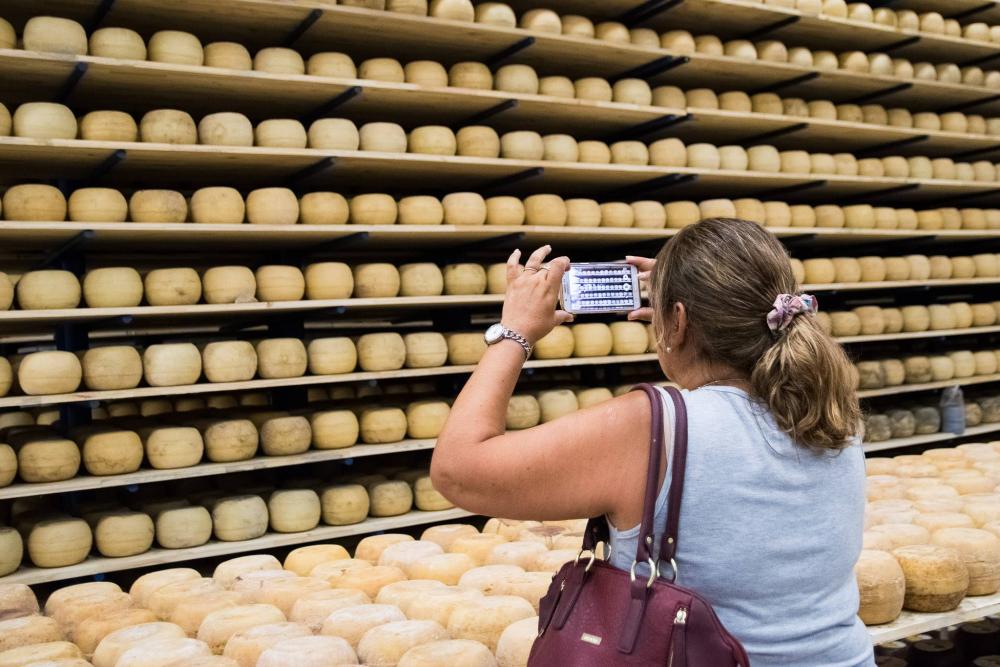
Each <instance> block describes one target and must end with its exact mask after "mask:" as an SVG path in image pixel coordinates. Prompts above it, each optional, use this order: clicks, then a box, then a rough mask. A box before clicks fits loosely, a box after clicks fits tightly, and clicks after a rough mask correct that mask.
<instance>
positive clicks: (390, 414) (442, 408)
mask: <svg viewBox="0 0 1000 667" xmlns="http://www.w3.org/2000/svg"><path fill="white" fill-rule="evenodd" d="M612 397H613V393H612V391H611V390H610V389H608V388H605V387H588V388H575V389H569V388H562V389H544V390H540V391H537V392H535V393H518V394H515V395H514V396H513V397H511V399H510V402H509V404H508V408H507V415H506V426H507V428H509V429H524V428H530V427H532V426H536V425H538V424H540V423H545V422H550V421H553V420H555V419H558V418H559V417H562V416H563V415H566V414H569V413H571V412H575V411H576V410H579V409H583V408H587V407H590V406H592V405H596V404H598V403H601V402H603V401H606V400H608V399H610V398H612ZM400 398H402V399H404V400H405V398H406V397H400ZM163 402H164V401H160V400H148V401H143V402H142V405H141V407H140V409H141V410H142V411H143V417H144V418H143V419H137V418H136V417H138V414H136V415H129V414H127V413H126V414H121V413H117V414H118V416H117V417H111V418H107V417H106V418H105V419H97V420H96V421H95V423H94V424H93V425H91V426H85V427H79V428H77V429H75V430H73V431H72V432H71V433H70V434H69V437H64V436H62V435H60V434H58V433H57V432H56V431H54V430H52V429H51V428H49V427H50V426H51V425H52V424H38V423H36V422H35V421H34V420H33V418H32V416H31V415H30V414H29V413H26V412H18V413H7V414H4V415H2V416H0V417H3V418H4V419H3V420H2V423H3V426H2V428H0V442H2V443H8V444H0V487H4V486H8V485H9V484H11V483H13V482H14V481H15V479H20V481H22V482H26V483H44V482H59V481H63V480H67V479H71V478H73V477H75V476H76V475H77V474H78V473H80V472H81V470H80V469H81V466H82V468H83V470H84V471H86V473H87V474H88V475H94V476H107V475H123V474H127V473H132V472H136V471H137V470H139V469H140V468H141V467H142V466H143V464H145V465H146V466H147V467H148V468H151V469H153V470H171V469H177V468H187V467H190V466H195V465H198V464H199V463H202V462H205V463H233V462H236V461H247V460H250V459H252V458H254V457H256V456H260V455H263V456H291V455H294V454H302V453H304V452H307V451H309V450H310V449H313V450H330V449H344V448H347V447H353V446H354V445H356V444H359V443H362V444H368V445H372V444H390V443H395V442H400V441H402V440H404V439H405V438H412V439H418V440H425V439H433V438H436V437H437V436H438V435H439V434H440V432H441V430H442V428H444V424H445V421H446V420H447V419H448V415H449V412H450V405H449V403H448V401H446V400H445V399H439V398H428V399H422V400H416V401H411V402H409V403H405V402H404V403H400V404H391V403H387V404H379V403H377V402H376V403H371V402H367V403H365V404H364V405H347V406H345V405H343V404H339V405H317V404H310V405H309V406H308V407H306V408H302V409H299V410H295V411H294V412H290V411H286V410H260V409H252V408H244V409H218V408H216V409H202V410H198V411H193V410H189V411H185V412H181V413H177V414H170V413H166V412H160V410H162V409H163V407H164V406H162V405H160V404H161V403H163ZM200 402H201V404H202V405H204V403H205V402H204V400H201V401H200ZM167 403H168V406H169V402H167ZM133 405H134V404H133ZM108 409H109V410H113V407H112V406H109V408H108ZM147 409H148V412H147ZM46 414H48V413H46ZM53 416H54V417H55V418H58V413H55V414H53ZM54 423H55V422H53V424H54Z"/></svg>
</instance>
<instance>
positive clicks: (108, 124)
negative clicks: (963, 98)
mask: <svg viewBox="0 0 1000 667" xmlns="http://www.w3.org/2000/svg"><path fill="white" fill-rule="evenodd" d="M2 113H6V110H5V109H4V110H0V115H2ZM3 125H4V120H3V119H2V118H0V132H2V131H3ZM79 125H80V127H81V128H83V129H82V130H81V129H78V124H77V120H76V117H75V116H74V115H73V112H72V111H71V110H70V109H69V107H66V106H64V105H61V104H56V103H52V102H29V103H25V104H22V105H20V106H19V107H17V110H16V111H15V112H14V116H13V121H12V127H13V132H14V134H15V136H18V137H25V138H33V139H75V138H77V136H78V135H79V136H81V137H82V138H84V139H95V140H101V141H126V142H131V141H135V140H136V139H141V140H142V141H144V142H151V143H168V144H194V143H199V142H200V143H202V144H206V145H215V146H237V147H250V146H254V145H256V146H264V147H272V148H294V149H303V148H306V147H308V148H313V149H323V150H343V151H358V150H360V151H375V152H380V153H407V152H408V153H414V154H424V155H441V156H462V157H477V158H504V159H513V160H529V161H555V162H581V163H588V164H618V165H631V166H657V167H691V168H696V169H708V170H719V169H721V170H726V171H751V172H757V173H783V174H800V175H803V174H822V175H838V176H863V177H877V178H881V177H887V178H919V179H942V180H958V181H963V182H993V181H995V180H997V167H996V165H995V164H994V163H993V162H990V161H989V160H979V161H976V162H971V163H970V162H956V161H955V160H953V159H951V158H946V157H939V158H930V157H925V156H916V157H904V156H898V155H897V156H890V157H883V158H877V157H871V158H860V159H858V158H856V157H855V156H854V155H852V154H850V153H836V154H831V153H809V152H807V151H803V150H786V151H779V150H778V149H777V148H775V147H774V146H769V145H759V146H750V147H747V148H744V147H743V146H740V145H725V146H716V145H714V144H710V143H692V144H690V145H685V143H684V142H683V141H681V140H680V139H677V138H673V137H672V138H667V139H660V140H657V141H654V142H652V143H650V144H648V145H647V144H645V143H643V142H641V141H635V140H626V141H617V142H614V143H612V144H611V145H608V144H607V143H605V142H602V141H597V140H587V141H577V140H576V139H575V138H573V137H572V136H570V135H568V134H549V135H545V136H543V135H542V134H540V133H538V132H534V131H530V130H515V131H511V132H505V133H504V134H502V135H500V134H499V133H498V132H497V131H496V130H494V129H493V128H491V127H487V126H484V125H473V126H467V127H464V128H462V129H460V130H458V132H455V131H453V130H452V129H451V128H449V127H446V126H443V125H426V126H422V127H417V128H414V129H413V130H411V131H410V132H407V131H406V130H405V129H404V128H403V127H402V126H401V125H399V124H396V123H389V122H369V123H365V124H363V125H362V126H361V127H360V128H359V127H358V126H357V125H356V124H355V123H354V121H352V120H349V119H346V118H322V119H320V120H317V121H314V122H313V123H312V125H310V127H309V130H308V132H307V131H306V129H305V127H304V126H303V125H302V123H300V122H299V121H297V120H294V119H271V120H266V121H263V122H261V123H259V124H258V125H257V127H256V128H255V127H254V126H253V124H252V123H251V121H250V119H249V118H247V117H246V116H244V115H243V114H241V113H234V112H220V113H214V114H209V115H208V116H205V117H204V118H202V119H201V121H200V122H199V123H198V124H197V125H195V122H194V119H193V118H192V117H191V116H190V114H188V113H187V112H185V111H179V110H176V109H157V110H155V111H150V112H148V113H146V114H145V115H144V116H143V117H142V120H141V122H140V123H139V125H136V122H135V120H134V119H133V118H132V117H131V116H129V115H128V114H125V113H123V112H118V111H93V112H91V113H89V114H87V115H86V116H84V117H83V119H82V120H81V121H80V124H79Z"/></svg>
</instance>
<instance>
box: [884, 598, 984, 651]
mask: <svg viewBox="0 0 1000 667" xmlns="http://www.w3.org/2000/svg"><path fill="white" fill-rule="evenodd" d="M997 612H1000V593H997V594H995V595H984V596H981V597H967V598H965V599H964V600H962V602H961V604H959V605H958V608H957V609H955V610H953V611H946V612H943V613H938V614H921V613H917V612H912V611H904V612H903V613H902V614H901V615H900V616H899V618H897V619H896V620H895V621H893V622H892V623H887V624H885V625H873V626H870V627H869V628H868V634H869V635H871V638H872V643H873V644H883V643H885V642H890V641H894V640H897V639H904V638H906V637H912V636H913V635H918V634H921V633H923V632H927V631H929V630H937V629H938V628H944V627H947V626H949V625H956V624H958V623H963V622H965V621H972V620H975V619H977V618H982V617H983V616H988V615H990V614H995V613H997Z"/></svg>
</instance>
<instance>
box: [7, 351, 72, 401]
mask: <svg viewBox="0 0 1000 667" xmlns="http://www.w3.org/2000/svg"><path fill="white" fill-rule="evenodd" d="M82 379H83V368H82V367H81V365H80V360H79V359H78V358H77V356H76V355H75V354H73V353H72V352H59V351H54V350H53V351H49V352H32V353H30V354H26V355H25V356H24V357H23V358H22V359H21V363H20V364H19V365H18V368H17V383H18V386H19V387H20V388H21V391H22V392H23V393H25V394H27V395H28V396H40V395H46V394H68V393H71V392H74V391H76V390H77V388H78V387H79V386H80V381H81V380H82Z"/></svg>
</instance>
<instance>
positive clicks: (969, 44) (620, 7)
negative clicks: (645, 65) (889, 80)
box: [508, 0, 1000, 63]
mask: <svg viewBox="0 0 1000 667" xmlns="http://www.w3.org/2000/svg"><path fill="white" fill-rule="evenodd" d="M508 4H510V5H512V6H513V7H514V8H515V9H516V10H517V11H518V13H519V14H520V13H521V12H523V11H525V10H527V9H532V8H536V7H550V6H551V4H546V3H544V2H540V1H539V0H513V1H512V2H510V3H508ZM886 4H888V3H886ZM911 4H914V3H908V2H903V1H899V0H897V1H896V2H893V3H891V4H890V5H889V6H890V7H891V8H893V9H912V8H913V7H908V5H911ZM916 4H917V5H923V6H922V7H920V11H937V12H942V13H943V14H944V15H945V16H946V17H947V16H950V15H951V14H958V13H962V12H963V11H964V10H969V9H973V8H980V7H983V6H984V4H985V5H989V4H990V2H984V0H956V1H954V2H952V1H951V0H943V1H942V2H935V0H923V1H921V0H918V1H917V2H916ZM644 5H646V6H648V3H643V2H641V0H607V1H604V2H594V1H593V0H564V1H563V2H560V3H559V7H558V11H559V12H560V13H561V14H564V15H565V14H582V15H585V16H588V17H590V18H593V19H604V20H614V19H616V18H622V17H624V16H627V15H629V13H630V12H635V13H636V14H639V12H640V11H641V8H642V7H643V6H644ZM960 6H962V7H963V10H960V9H958V7H960ZM650 9H651V11H652V8H650ZM992 11H994V12H996V13H995V14H991V13H987V11H985V10H984V11H982V12H981V13H980V14H976V15H971V16H970V17H969V18H968V19H967V20H968V21H986V22H988V23H989V22H991V18H992V19H993V20H992V22H993V23H1000V11H996V10H995V9H993V10H992ZM706 26H709V27H706ZM637 27H644V28H653V29H654V30H657V31H658V32H666V31H667V30H676V29H685V30H689V31H691V32H692V33H693V34H695V35H698V34H702V33H705V32H710V33H712V34H715V35H719V36H720V37H722V38H725V39H739V38H745V36H746V35H750V34H753V35H754V36H755V37H757V38H758V39H777V40H779V41H783V42H786V43H788V44H790V45H793V46H808V47H810V48H817V49H830V50H836V49H843V48H844V45H845V44H849V45H850V46H851V48H852V49H858V50H860V51H882V50H883V49H886V48H889V47H895V48H892V54H893V55H894V56H900V57H903V58H910V59H913V60H931V61H936V62H960V63H964V62H968V61H971V60H978V59H980V58H985V57H988V56H991V55H996V53H997V49H998V45H996V44H992V43H990V42H980V41H975V40H969V39H964V38H961V37H951V36H948V35H940V34H933V33H926V32H918V31H915V30H903V29H899V28H895V27H890V26H885V25H879V24H875V23H867V22H864V21H853V20H849V19H841V18H835V17H830V16H824V15H816V14H810V13H807V12H803V11H799V10H796V9H791V8H786V7H778V6H775V5H765V4H760V3H754V2H748V1H745V0H744V1H743V2H741V1H740V0H681V2H678V3H676V4H674V5H673V6H670V5H669V4H667V6H666V7H665V8H664V9H663V10H662V11H661V12H654V13H653V14H652V15H651V16H650V17H649V19H648V20H644V21H641V22H640V23H638V24H637ZM913 37H919V38H920V39H919V40H916V41H914V42H911V43H907V44H904V45H900V44H902V43H903V42H904V40H905V41H909V39H910V38H913Z"/></svg>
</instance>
